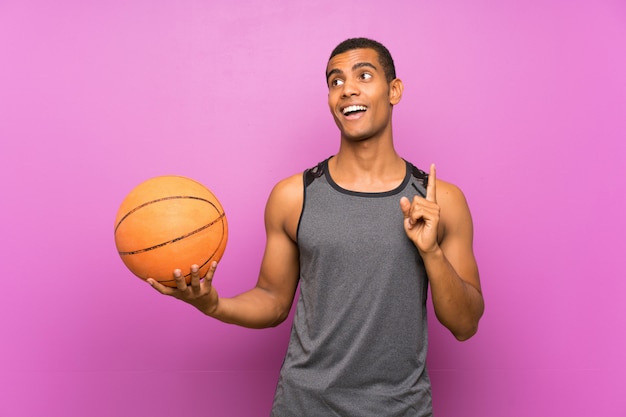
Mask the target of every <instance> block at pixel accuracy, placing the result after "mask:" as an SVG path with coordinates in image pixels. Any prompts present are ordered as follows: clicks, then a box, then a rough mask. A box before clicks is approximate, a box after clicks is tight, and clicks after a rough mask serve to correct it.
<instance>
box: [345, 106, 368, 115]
mask: <svg viewBox="0 0 626 417" xmlns="http://www.w3.org/2000/svg"><path fill="white" fill-rule="evenodd" d="M365 110H367V107H365V106H356V105H354V106H348V107H346V108H344V109H343V110H342V113H343V114H348V113H350V112H353V111H365Z"/></svg>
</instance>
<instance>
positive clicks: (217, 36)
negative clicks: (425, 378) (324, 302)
mask: <svg viewBox="0 0 626 417" xmlns="http://www.w3.org/2000/svg"><path fill="white" fill-rule="evenodd" d="M392 3H396V4H392ZM351 36H369V37H374V38H376V39H378V40H380V41H382V42H383V43H385V44H386V45H387V46H388V47H389V49H390V50H391V52H392V54H393V55H394V57H395V60H396V65H397V68H398V74H399V76H400V78H402V79H403V81H404V83H405V95H404V99H403V101H402V102H401V103H400V105H399V106H398V107H397V109H396V111H395V115H394V116H395V120H394V127H395V138H396V145H397V148H398V149H399V150H400V152H401V153H402V155H403V156H404V157H406V158H407V159H409V160H412V161H413V162H415V163H417V164H418V165H420V166H422V167H427V166H428V164H429V163H430V162H436V163H437V167H438V176H439V177H440V178H442V179H446V180H448V181H451V182H454V183H456V184H457V185H459V186H460V187H461V188H462V189H463V190H464V191H465V193H466V196H467V198H468V201H469V203H470V206H471V208H472V213H473V216H474V220H475V226H476V237H475V247H476V254H477V257H478V261H479V265H480V268H481V277H482V282H483V287H484V293H485V298H486V306H487V307H486V313H485V316H484V318H483V320H482V322H481V327H480V330H479V333H478V334H477V335H476V336H475V337H474V338H473V339H471V340H470V341H468V342H466V343H459V342H456V341H455V340H454V338H453V337H452V336H451V335H450V334H448V332H447V331H446V330H445V329H443V328H442V327H441V325H439V324H438V323H437V322H436V320H435V319H434V315H431V321H430V323H431V325H430V328H431V345H430V346H431V350H430V357H429V368H430V373H431V377H432V380H433V390H434V396H435V400H434V402H435V411H436V413H437V416H438V417H457V416H480V417H503V416H505V417H517V416H519V417H527V416H538V417H542V416H565V415H567V416H603V417H605V416H626V399H625V397H624V395H623V394H624V389H625V386H624V383H623V381H624V373H625V372H626V355H625V354H624V352H625V351H626V334H625V329H626V323H625V321H626V320H625V317H626V303H624V302H623V299H624V293H625V290H626V284H625V282H626V280H624V275H625V273H624V271H625V270H626V265H625V262H624V255H623V254H622V252H623V251H624V249H625V245H624V243H623V242H624V240H623V239H624V235H625V233H626V222H625V220H624V211H625V210H624V206H625V205H624V199H625V197H624V186H625V184H624V183H625V181H624V179H625V174H624V169H623V163H624V162H623V161H624V160H625V158H626V144H625V142H626V141H625V136H626V135H625V132H626V117H625V116H626V81H625V80H626V76H625V75H624V74H626V53H625V49H624V48H625V47H624V45H625V44H626V4H625V3H624V2H623V1H621V0H615V1H611V0H588V1H585V0H580V1H570V2H561V1H556V0H547V1H542V2H539V1H527V2H518V1H513V0H505V1H498V2H496V1H486V0H479V1H474V2H465V1H455V0H447V1H445V0H444V1H438V2H432V1H405V2H380V1H379V2H373V1H358V2H356V1H348V2H331V1H328V0H322V1H314V2H282V1H278V0H273V1H268V2H256V1H249V0H248V1H229V2H226V1H223V2H217V1H213V2H202V1H192V0H182V1H176V2H175V1H148V0H144V1H133V2H123V1H107V2H96V1H69V0H67V1H57V2H45V1H37V0H21V1H17V0H14V1H11V0H9V1H3V2H0V174H1V175H2V178H4V180H3V187H2V194H1V197H0V199H1V205H0V207H1V210H2V218H3V219H4V221H3V222H2V225H1V226H0V230H1V233H2V241H1V242H2V251H1V253H2V267H3V275H4V277H3V285H2V287H1V290H0V335H1V342H0V393H1V394H0V415H2V416H7V417H13V416H20V417H21V416H52V417H56V416H59V417H60V416H63V417H67V416H152V417H160V416H174V415H176V416H182V417H185V416H198V415H208V416H227V417H230V416H243V417H251V416H252V417H255V416H266V415H268V411H269V408H270V405H271V401H272V396H273V390H274V386H275V383H276V380H277V376H278V370H279V367H280V364H281V361H282V356H283V354H284V351H285V349H286V343H287V337H288V333H289V323H285V324H283V325H282V326H280V327H278V328H276V329H270V330H247V329H241V328H236V327H232V326H228V325H225V324H221V323H219V322H216V321H213V320H210V319H208V318H206V317H203V316H202V315H201V314H199V313H197V312H196V311H194V310H193V309H192V308H191V307H188V306H186V305H183V304H181V303H178V302H176V301H175V300H172V299H169V298H164V297H160V296H158V294H156V293H155V292H154V291H153V290H151V289H150V288H149V287H148V286H147V285H146V284H144V283H143V282H141V281H140V280H139V279H137V278H135V277H134V276H132V275H131V274H130V273H129V272H128V271H127V270H126V269H125V267H124V265H123V264H122V262H121V261H120V259H119V257H118V255H117V253H116V251H115V247H114V242H113V221H114V217H115V213H116V211H117V208H118V206H119V204H120V202H121V200H122V199H123V197H124V196H125V195H126V193H127V192H128V191H129V190H130V189H131V188H132V187H134V186H135V185H136V184H138V183H139V182H141V181H143V180H145V179H147V178H149V177H152V176H156V175H162V174H181V175H186V176H190V177H192V178H195V179H197V180H199V181H201V182H203V183H205V184H206V185H207V186H209V187H210V188H211V189H212V190H213V191H214V192H215V193H216V194H217V195H218V196H219V197H220V199H221V201H222V203H223V205H224V206H225V208H226V212H227V215H228V218H229V224H230V230H231V232H230V240H229V246H228V248H227V251H226V254H225V256H224V258H223V260H222V263H221V265H220V268H219V270H218V275H217V276H216V279H215V285H216V287H218V289H219V290H220V292H221V294H223V295H234V294H236V293H238V292H240V291H243V290H245V289H248V288H249V287H251V286H252V285H254V283H255V281H256V275H257V272H258V266H259V262H260V259H261V256H262V250H263V245H264V230H263V208H264V204H265V201H266V198H267V195H268V193H269V191H270V190H271V188H272V186H273V185H274V184H275V183H276V182H277V181H278V180H279V179H281V178H283V177H286V176H288V175H290V174H293V173H295V172H298V171H301V170H303V169H304V168H306V167H309V166H311V165H313V164H315V163H317V162H318V161H319V160H321V159H322V158H325V157H326V156H329V155H331V154H333V153H335V152H336V150H337V145H338V134H337V131H336V128H335V126H334V123H333V121H332V118H331V116H330V114H329V113H328V110H327V105H326V94H327V90H326V87H325V84H324V75H323V74H324V69H325V64H326V60H327V57H328V55H329V53H330V51H331V49H332V48H333V47H334V46H335V44H337V43H338V42H340V41H341V40H343V39H345V38H346V37H351Z"/></svg>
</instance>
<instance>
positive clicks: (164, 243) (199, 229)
mask: <svg viewBox="0 0 626 417" xmlns="http://www.w3.org/2000/svg"><path fill="white" fill-rule="evenodd" d="M199 200H201V199H199ZM225 215H226V213H222V214H220V216H219V217H218V218H217V219H215V220H213V221H212V222H210V223H208V224H205V225H204V226H202V227H199V228H198V229H196V230H192V231H191V232H189V233H186V234H184V235H181V236H178V237H176V238H174V239H171V240H168V241H166V242H163V243H159V244H157V245H154V246H150V247H148V248H143V249H137V250H133V251H127V252H120V251H118V253H119V254H120V255H123V256H127V255H136V254H138V253H143V252H149V251H151V250H154V249H158V248H161V247H163V246H166V245H169V244H172V243H175V242H178V241H179V240H183V239H186V238H188V237H189V236H192V235H195V234H196V233H199V232H201V231H203V230H204V229H207V228H209V227H211V226H213V225H214V224H215V223H217V222H218V221H221V220H222V219H223V218H224V216H225Z"/></svg>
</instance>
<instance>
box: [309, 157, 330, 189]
mask: <svg viewBox="0 0 626 417" xmlns="http://www.w3.org/2000/svg"><path fill="white" fill-rule="evenodd" d="M329 159H330V157H328V158H326V159H325V160H323V161H322V162H320V163H319V164H317V165H316V166H314V167H313V168H309V169H307V170H306V171H304V187H305V188H306V187H308V186H309V185H311V183H312V182H313V181H315V179H316V178H319V177H321V176H322V175H324V173H325V172H326V170H327V169H328V160H329Z"/></svg>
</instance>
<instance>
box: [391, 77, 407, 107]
mask: <svg viewBox="0 0 626 417" xmlns="http://www.w3.org/2000/svg"><path fill="white" fill-rule="evenodd" d="M403 91H404V84H402V80H401V79H399V78H395V79H393V80H391V82H390V83H389V103H391V105H392V106H395V105H396V104H398V103H399V102H400V100H401V99H402V92H403Z"/></svg>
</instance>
